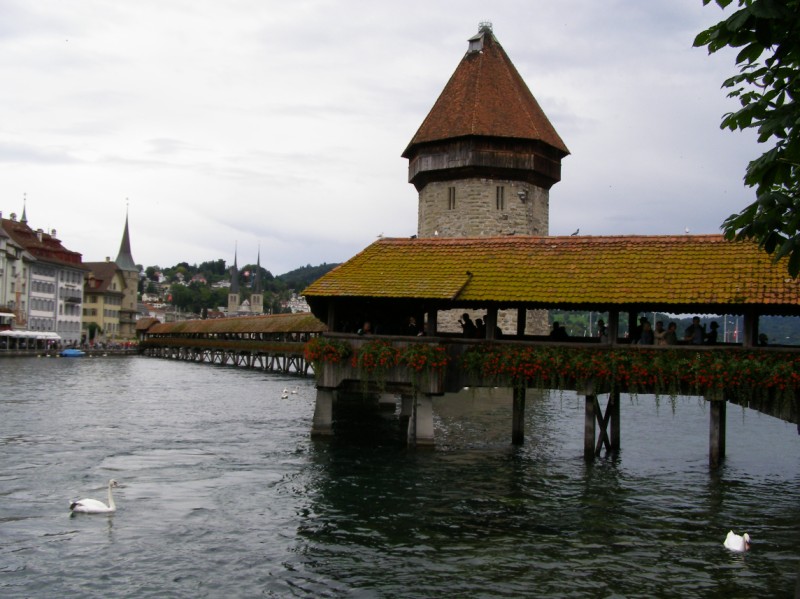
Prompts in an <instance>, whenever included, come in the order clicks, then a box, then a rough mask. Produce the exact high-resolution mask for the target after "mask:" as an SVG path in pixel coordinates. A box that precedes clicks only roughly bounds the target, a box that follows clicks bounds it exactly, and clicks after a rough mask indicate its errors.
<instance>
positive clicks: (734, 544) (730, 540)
mask: <svg viewBox="0 0 800 599" xmlns="http://www.w3.org/2000/svg"><path fill="white" fill-rule="evenodd" d="M724 545H725V547H726V548H727V549H730V550H731V551H747V550H748V549H750V535H749V534H747V533H744V535H737V534H736V533H735V532H733V531H732V530H731V531H728V536H727V537H725V543H724Z"/></svg>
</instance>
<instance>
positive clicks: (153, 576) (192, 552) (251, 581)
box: [0, 358, 800, 598]
mask: <svg viewBox="0 0 800 599" xmlns="http://www.w3.org/2000/svg"><path fill="white" fill-rule="evenodd" d="M0 388H1V389H2V391H1V392H0V393H1V395H0V460H1V461H0V465H2V468H0V540H2V542H1V543H0V596H2V597H90V596H97V597H99V596H104V597H226V598H237V597H257V596H267V597H283V596H289V597H292V596H295V597H308V596H315V597H345V596H347V597H440V596H460V597H523V596H554V597H714V596H719V597H749V596H754V597H755V596H760V597H784V596H792V594H793V593H794V589H795V584H796V580H797V573H798V564H799V563H800V436H798V434H797V427H796V426H795V425H790V424H787V423H784V422H781V421H779V420H775V419H773V418H769V417H766V416H762V415H759V414H757V413H755V412H750V411H746V410H741V409H740V408H737V407H735V406H729V408H728V448H727V459H726V462H725V465H724V467H723V468H721V469H720V470H719V471H717V472H712V471H709V469H708V466H707V462H708V412H707V409H706V405H705V404H704V402H703V401H700V400H698V399H696V398H679V399H677V400H675V401H674V402H670V401H669V400H668V399H661V400H660V401H659V402H656V400H655V399H654V398H653V397H650V396H642V397H639V398H635V399H630V398H627V397H623V404H622V411H621V414H622V451H621V452H620V454H619V456H618V457H617V458H615V459H611V458H602V459H599V460H598V461H597V462H596V463H595V464H593V465H591V466H587V465H586V464H585V463H584V462H583V459H582V450H583V445H582V443H583V441H582V434H583V403H582V399H581V400H579V399H578V398H576V397H575V396H574V395H571V394H566V393H565V394H563V395H562V394H558V393H553V394H552V395H550V396H548V397H544V398H542V397H539V398H530V399H529V401H528V404H527V408H526V442H525V444H524V445H523V446H521V447H517V448H514V447H511V446H510V428H511V425H510V400H509V398H508V397H507V396H506V395H505V394H504V393H502V392H500V391H495V392H493V393H490V394H488V395H486V396H479V395H477V394H472V393H466V394H462V395H460V396H458V397H454V398H441V399H437V400H436V402H435V404H434V411H435V414H436V423H435V424H436V437H437V447H436V449H435V450H433V451H417V452H414V451H409V450H406V449H404V448H403V447H402V446H401V444H400V443H399V442H398V438H399V434H398V427H397V422H396V418H395V417H394V416H393V415H392V414H391V412H388V413H387V412H385V411H384V412H378V411H368V412H367V411H365V410H363V409H361V408H360V407H359V406H357V405H349V404H348V405H347V406H342V407H341V409H339V411H338V412H337V414H338V420H337V424H336V426H337V436H336V438H335V439H334V440H333V441H330V442H317V441H313V440H312V439H310V437H309V431H310V428H311V417H312V414H313V405H314V386H313V381H312V380H310V379H304V378H293V377H286V376H277V375H270V374H266V373H262V372H254V371H245V370H239V369H235V368H223V367H218V366H209V365H199V364H190V363H181V362H171V361H164V360H157V359H152V358H93V359H88V358H83V359H73V360H70V359H44V358H40V359H36V358H30V359H29V358H20V359H0ZM284 388H288V389H289V390H295V391H296V393H291V394H290V396H289V399H281V391H282V390H283V389H284ZM109 478H115V479H117V480H118V481H119V482H120V484H121V488H119V489H117V491H116V493H115V498H116V500H117V505H118V511H117V512H116V513H115V514H113V515H111V516H97V515H93V516H87V515H79V516H74V517H71V516H70V514H69V512H68V509H67V508H68V503H69V500H70V499H77V498H80V497H85V496H90V497H96V498H98V499H104V498H105V484H106V482H107V481H108V479H109ZM730 528H733V529H735V530H737V531H739V532H743V531H745V530H746V531H748V532H749V533H750V535H751V536H752V537H753V541H754V543H753V549H752V551H750V552H749V553H748V554H747V555H740V554H732V553H730V552H728V551H727V550H725V549H724V548H723V547H722V541H723V539H724V537H725V534H726V533H727V531H728V530H729V529H730Z"/></svg>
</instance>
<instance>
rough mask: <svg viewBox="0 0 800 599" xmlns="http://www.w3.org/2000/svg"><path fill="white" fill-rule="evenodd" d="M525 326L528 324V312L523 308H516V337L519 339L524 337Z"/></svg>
mask: <svg viewBox="0 0 800 599" xmlns="http://www.w3.org/2000/svg"><path fill="white" fill-rule="evenodd" d="M526 324H528V311H527V310H526V309H525V308H517V337H519V338H520V339H522V337H524V336H525V325H526Z"/></svg>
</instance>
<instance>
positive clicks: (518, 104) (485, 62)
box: [403, 26, 569, 158]
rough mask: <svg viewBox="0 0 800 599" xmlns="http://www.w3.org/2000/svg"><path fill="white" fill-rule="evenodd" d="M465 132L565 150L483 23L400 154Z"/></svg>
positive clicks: (563, 152) (551, 126) (562, 143)
mask: <svg viewBox="0 0 800 599" xmlns="http://www.w3.org/2000/svg"><path fill="white" fill-rule="evenodd" d="M467 136H487V137H505V138H515V139H523V140H528V141H538V142H542V143H544V144H547V145H548V146H551V147H552V148H554V149H555V150H556V151H557V152H559V153H561V154H562V155H563V156H566V155H567V154H569V150H568V149H567V146H566V145H565V144H564V142H563V141H562V140H561V137H559V135H558V133H556V130H555V128H554V127H553V125H552V124H551V123H550V121H549V120H548V119H547V116H545V114H544V111H543V110H542V109H541V107H540V106H539V103H538V102H537V101H536V98H534V97H533V94H532V93H531V91H530V90H529V89H528V86H527V85H526V84H525V81H523V79H522V77H521V76H520V74H519V72H517V69H516V68H515V67H514V65H513V64H512V63H511V60H510V59H509V58H508V55H507V54H506V53H505V51H504V50H503V47H502V46H501V45H500V43H499V42H498V41H497V39H496V38H495V37H494V34H493V33H492V30H491V28H490V27H488V26H483V27H482V28H481V31H480V32H479V33H478V34H477V35H476V36H475V37H473V38H472V39H471V40H470V47H469V51H468V52H467V53H466V55H465V56H464V58H463V59H462V60H461V63H460V64H459V65H458V68H456V71H455V73H453V75H452V77H450V81H448V82H447V85H446V86H445V88H444V90H443V91H442V93H441V95H440V96H439V99H438V100H436V103H435V104H434V105H433V108H432V109H431V111H430V113H428V116H427V117H426V118H425V120H424V121H423V122H422V125H421V126H420V128H419V130H418V131H417V133H416V135H414V138H413V139H412V140H411V143H409V145H408V147H407V148H406V150H405V151H404V152H403V157H405V158H409V157H411V155H412V154H413V148H414V146H417V145H419V144H426V143H430V142H437V141H442V140H445V139H452V138H458V137H467Z"/></svg>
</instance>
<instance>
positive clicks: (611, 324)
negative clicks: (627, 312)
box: [606, 310, 619, 345]
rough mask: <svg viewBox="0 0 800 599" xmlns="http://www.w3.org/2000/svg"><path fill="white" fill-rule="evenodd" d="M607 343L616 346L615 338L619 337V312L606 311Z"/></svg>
mask: <svg viewBox="0 0 800 599" xmlns="http://www.w3.org/2000/svg"><path fill="white" fill-rule="evenodd" d="M606 330H607V331H608V342H609V343H610V344H611V345H616V344H617V337H619V310H609V311H608V326H607V328H606Z"/></svg>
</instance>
